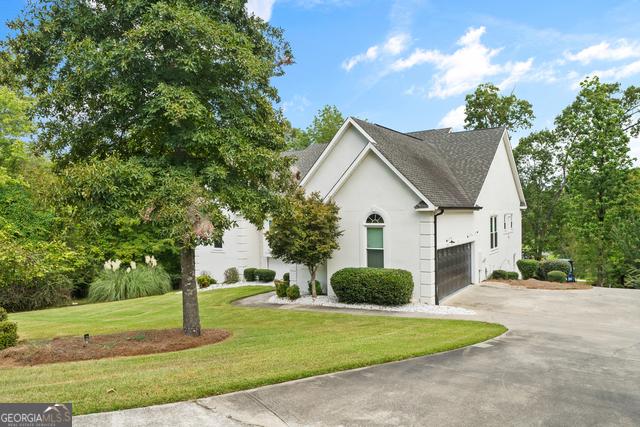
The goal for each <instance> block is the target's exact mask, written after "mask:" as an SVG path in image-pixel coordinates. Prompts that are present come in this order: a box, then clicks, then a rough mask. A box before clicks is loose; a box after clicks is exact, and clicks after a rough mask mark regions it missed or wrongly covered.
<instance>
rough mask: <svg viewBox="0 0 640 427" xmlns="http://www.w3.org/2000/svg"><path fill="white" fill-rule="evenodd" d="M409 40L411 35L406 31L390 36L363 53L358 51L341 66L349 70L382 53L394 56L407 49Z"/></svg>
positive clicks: (371, 60) (372, 59) (370, 60)
mask: <svg viewBox="0 0 640 427" xmlns="http://www.w3.org/2000/svg"><path fill="white" fill-rule="evenodd" d="M410 42H411V37H410V36H409V35H408V34H406V33H400V34H395V35H393V36H390V37H389V38H388V39H387V40H386V41H385V42H384V43H383V44H382V45H379V44H377V45H373V46H371V47H370V48H368V49H367V50H366V51H364V52H363V53H359V54H357V55H355V56H352V57H351V58H349V59H346V60H344V61H343V62H342V68H344V69H345V70H347V71H351V69H352V68H353V67H355V66H356V65H358V64H360V63H362V62H373V61H375V60H376V59H378V58H379V57H380V56H381V55H382V54H387V55H391V56H396V55H399V54H401V53H402V52H404V51H405V50H406V49H407V46H408V45H409V43H410Z"/></svg>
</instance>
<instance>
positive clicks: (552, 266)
mask: <svg viewBox="0 0 640 427" xmlns="http://www.w3.org/2000/svg"><path fill="white" fill-rule="evenodd" d="M551 271H562V272H563V273H564V274H565V275H568V274H569V271H571V264H569V261H565V260H563V259H546V260H544V261H541V262H540V267H539V268H538V276H540V279H542V280H545V279H548V274H549V272H551Z"/></svg>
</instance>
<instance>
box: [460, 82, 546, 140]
mask: <svg viewBox="0 0 640 427" xmlns="http://www.w3.org/2000/svg"><path fill="white" fill-rule="evenodd" d="M465 114H466V117H465V119H464V128H465V129H486V128H493V127H499V126H504V127H506V128H507V129H509V130H510V131H517V130H520V129H529V128H530V127H531V125H532V122H533V119H535V116H534V115H533V106H532V105H531V103H530V102H529V101H527V100H524V99H519V98H518V97H516V96H515V95H514V94H513V93H511V94H510V95H507V96H505V95H500V89H499V88H498V87H496V86H494V85H493V84H491V83H483V84H481V85H479V86H478V87H477V88H476V90H475V91H474V92H473V93H470V94H468V95H467V96H466V97H465Z"/></svg>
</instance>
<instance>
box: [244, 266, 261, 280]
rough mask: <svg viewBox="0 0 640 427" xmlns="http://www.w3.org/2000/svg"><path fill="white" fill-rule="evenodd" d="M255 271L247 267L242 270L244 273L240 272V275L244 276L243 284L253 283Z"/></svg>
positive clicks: (255, 278)
mask: <svg viewBox="0 0 640 427" xmlns="http://www.w3.org/2000/svg"><path fill="white" fill-rule="evenodd" d="M256 270H257V268H254V267H249V268H245V269H244V271H243V272H242V275H243V276H244V280H245V282H255V281H256V280H257V277H256Z"/></svg>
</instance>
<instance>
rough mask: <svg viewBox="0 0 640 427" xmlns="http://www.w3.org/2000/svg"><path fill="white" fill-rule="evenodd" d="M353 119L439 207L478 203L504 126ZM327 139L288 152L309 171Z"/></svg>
mask: <svg viewBox="0 0 640 427" xmlns="http://www.w3.org/2000/svg"><path fill="white" fill-rule="evenodd" d="M353 120H354V121H355V122H356V123H357V124H358V125H359V126H360V127H361V128H362V129H363V130H364V131H365V132H366V133H367V134H368V135H369V136H370V137H371V138H372V139H373V140H374V141H375V147H376V148H377V149H378V150H379V151H380V153H381V154H382V155H383V156H384V157H385V158H386V159H387V160H388V161H389V162H390V163H391V164H392V165H393V166H394V167H395V168H396V169H397V170H398V171H399V172H400V173H401V174H402V175H403V176H404V177H405V178H406V179H407V180H408V181H409V182H411V184H413V186H414V187H416V189H417V190H418V191H419V192H420V193H422V194H424V195H425V196H426V197H427V199H429V201H431V202H432V203H434V204H435V205H436V206H438V207H466V208H469V207H474V206H475V204H476V201H477V199H478V195H479V193H480V190H481V189H482V184H483V183H484V180H485V178H486V176H487V172H488V171H489V167H490V166H491V162H492V161H493V158H494V156H495V153H496V150H497V149H498V145H499V144H500V140H501V137H502V134H503V133H504V131H505V129H504V128H492V129H479V130H473V131H463V132H451V129H450V128H445V129H431V130H423V131H416V132H408V133H402V132H399V131H396V130H393V129H389V128H387V127H384V126H381V125H378V124H372V123H369V122H366V121H364V120H360V119H355V118H353ZM326 147H327V144H312V145H311V146H309V147H307V148H306V149H304V150H300V151H289V152H286V153H285V154H287V155H291V156H293V157H295V158H296V159H297V162H296V164H297V166H298V168H299V169H300V171H301V174H302V176H304V175H306V174H307V173H308V172H309V170H310V169H311V167H312V166H313V164H314V163H315V162H316V160H317V159H318V158H319V157H320V155H321V154H322V152H323V151H324V149H325V148H326Z"/></svg>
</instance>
